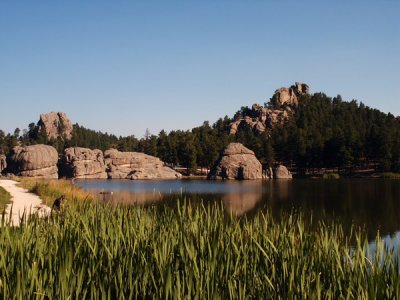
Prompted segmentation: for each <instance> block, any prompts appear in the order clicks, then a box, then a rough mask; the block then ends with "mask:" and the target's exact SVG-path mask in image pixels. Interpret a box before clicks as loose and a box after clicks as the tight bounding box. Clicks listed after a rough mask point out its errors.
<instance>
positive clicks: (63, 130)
mask: <svg viewBox="0 0 400 300" xmlns="http://www.w3.org/2000/svg"><path fill="white" fill-rule="evenodd" d="M38 126H39V132H41V131H42V130H44V131H45V133H46V136H47V138H48V139H49V140H52V139H57V138H58V137H61V138H62V139H65V140H70V139H71V138H72V131H73V126H72V123H71V121H70V120H69V119H68V117H67V115H66V114H65V113H63V112H58V113H56V112H51V113H48V114H41V115H40V120H39V122H38Z"/></svg>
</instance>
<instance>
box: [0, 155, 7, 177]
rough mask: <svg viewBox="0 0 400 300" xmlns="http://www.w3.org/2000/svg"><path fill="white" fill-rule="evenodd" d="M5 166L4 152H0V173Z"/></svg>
mask: <svg viewBox="0 0 400 300" xmlns="http://www.w3.org/2000/svg"><path fill="white" fill-rule="evenodd" d="M6 168H7V159H6V156H5V155H4V154H0V174H1V173H2V172H3V171H4V170H5V169H6Z"/></svg>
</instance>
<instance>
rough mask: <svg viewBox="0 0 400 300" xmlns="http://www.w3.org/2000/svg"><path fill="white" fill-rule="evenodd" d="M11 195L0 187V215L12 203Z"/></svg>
mask: <svg viewBox="0 0 400 300" xmlns="http://www.w3.org/2000/svg"><path fill="white" fill-rule="evenodd" d="M10 199H11V195H10V194H9V193H8V192H7V191H6V190H5V189H3V188H2V187H0V213H1V212H2V211H3V210H4V209H5V208H6V206H7V204H8V203H10V202H11V201H10Z"/></svg>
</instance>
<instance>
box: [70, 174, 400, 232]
mask: <svg viewBox="0 0 400 300" xmlns="http://www.w3.org/2000/svg"><path fill="white" fill-rule="evenodd" d="M76 183H77V184H78V185H80V186H82V187H83V188H85V189H87V190H90V191H92V192H93V193H95V194H97V195H100V196H101V197H100V198H101V199H102V198H104V201H109V202H112V203H125V204H130V203H135V204H140V205H158V204H159V203H167V204H168V205H170V206H174V205H176V199H177V198H178V197H185V198H187V199H190V201H192V202H194V203H195V202H200V201H202V202H203V203H205V204H206V205H207V204H208V203H210V204H211V203H215V202H216V201H220V202H221V203H222V204H223V206H224V208H225V209H226V211H227V213H233V214H235V215H238V216H242V215H244V214H250V215H251V214H252V213H254V212H255V211H258V210H268V211H270V212H271V213H272V214H273V215H274V216H275V217H276V218H279V216H280V215H281V213H282V212H292V211H293V210H295V211H300V212H301V213H302V214H304V215H305V216H306V217H307V216H309V215H312V216H313V218H314V220H324V221H331V220H335V221H339V222H341V223H342V224H343V227H344V229H345V230H347V231H349V230H350V228H351V226H352V225H353V224H354V225H356V226H361V227H365V228H366V229H367V234H368V237H369V238H370V239H373V238H374V237H375V236H376V233H377V230H379V231H380V233H381V235H388V234H393V233H395V232H398V231H399V230H400V218H399V214H400V181H398V180H384V179H341V180H290V181H289V180H272V181H240V182H238V181H207V180H171V181H168V180H167V181H165V180H164V181H129V180H86V181H82V180H79V181H76ZM101 191H103V192H104V191H105V192H113V194H112V195H111V196H110V195H108V196H106V194H99V193H100V192H101ZM305 219H307V218H305Z"/></svg>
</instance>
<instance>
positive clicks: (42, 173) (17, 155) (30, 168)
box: [8, 145, 58, 178]
mask: <svg viewBox="0 0 400 300" xmlns="http://www.w3.org/2000/svg"><path fill="white" fill-rule="evenodd" d="M57 162H58V153H57V150H56V149H55V148H54V147H52V146H48V145H31V146H26V147H14V148H13V150H12V152H11V154H10V156H9V157H8V166H9V167H8V169H10V170H11V171H12V172H13V173H14V174H15V175H18V176H26V177H43V178H58V168H57Z"/></svg>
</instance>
